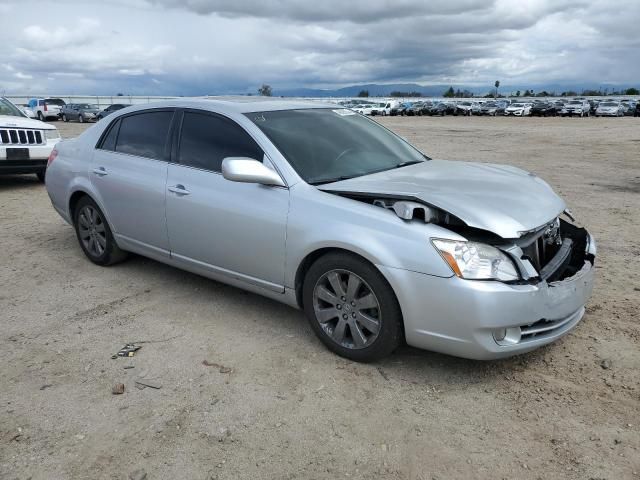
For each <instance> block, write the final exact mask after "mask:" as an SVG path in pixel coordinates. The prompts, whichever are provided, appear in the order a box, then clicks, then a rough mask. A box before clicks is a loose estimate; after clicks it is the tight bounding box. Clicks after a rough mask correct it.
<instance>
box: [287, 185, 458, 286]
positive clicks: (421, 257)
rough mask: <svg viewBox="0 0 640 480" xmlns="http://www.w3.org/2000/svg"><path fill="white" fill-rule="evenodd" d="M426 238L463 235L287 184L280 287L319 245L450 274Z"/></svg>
mask: <svg viewBox="0 0 640 480" xmlns="http://www.w3.org/2000/svg"><path fill="white" fill-rule="evenodd" d="M431 237H439V238H451V239H460V240H462V239H463V237H461V236H459V235H458V234H456V233H453V232H451V231H449V230H446V229H445V228H442V227H440V226H438V225H433V224H426V223H424V222H423V221H419V220H414V221H405V220H402V219H400V218H398V217H397V216H396V214H395V213H393V212H392V211H390V210H386V209H383V208H381V207H376V206H373V205H370V204H368V203H364V202H359V201H357V200H352V199H349V198H345V197H341V196H339V195H335V194H331V193H326V192H322V191H320V190H318V189H316V188H315V187H313V186H310V185H307V184H304V183H301V184H298V185H296V186H295V187H293V188H291V205H290V211H289V218H288V223H287V253H286V261H287V264H286V272H285V285H286V286H287V287H290V288H293V287H294V286H295V278H296V272H297V270H298V267H299V266H300V265H301V263H302V262H303V261H304V259H305V258H306V257H307V256H308V255H310V254H312V253H313V252H315V251H318V250H320V249H325V248H339V249H342V250H347V251H350V252H353V253H355V254H358V255H360V256H362V257H364V258H366V259H367V260H368V261H369V262H371V263H372V264H375V265H384V266H386V267H392V268H400V269H405V270H411V271H415V272H420V273H424V274H428V275H435V276H439V277H451V276H452V275H453V272H452V271H451V269H450V268H449V266H448V265H447V264H446V263H445V262H444V260H442V258H441V257H440V255H439V254H438V253H437V251H436V250H435V248H434V247H433V246H432V245H431V242H430V241H429V239H430V238H431Z"/></svg>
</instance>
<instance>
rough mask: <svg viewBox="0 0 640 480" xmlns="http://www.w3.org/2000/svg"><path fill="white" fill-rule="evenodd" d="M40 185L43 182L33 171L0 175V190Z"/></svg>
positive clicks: (42, 184) (42, 185)
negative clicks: (22, 173)
mask: <svg viewBox="0 0 640 480" xmlns="http://www.w3.org/2000/svg"><path fill="white" fill-rule="evenodd" d="M33 186H41V187H44V183H42V182H41V181H40V180H38V177H36V174H35V173H28V174H24V175H0V191H9V190H16V189H19V188H24V187H33Z"/></svg>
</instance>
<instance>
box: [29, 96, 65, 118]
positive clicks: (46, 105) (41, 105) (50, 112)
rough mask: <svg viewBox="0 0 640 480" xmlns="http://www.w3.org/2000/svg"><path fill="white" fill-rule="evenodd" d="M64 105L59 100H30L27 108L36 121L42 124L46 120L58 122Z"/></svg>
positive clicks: (62, 101)
mask: <svg viewBox="0 0 640 480" xmlns="http://www.w3.org/2000/svg"><path fill="white" fill-rule="evenodd" d="M65 105H66V103H65V101H64V100H62V99H61V98H32V99H31V100H29V105H27V108H29V110H31V111H32V112H33V113H34V115H35V116H36V117H38V120H40V121H42V122H44V121H45V120H46V119H47V118H55V119H56V120H58V118H59V117H60V112H61V111H62V107H64V106H65Z"/></svg>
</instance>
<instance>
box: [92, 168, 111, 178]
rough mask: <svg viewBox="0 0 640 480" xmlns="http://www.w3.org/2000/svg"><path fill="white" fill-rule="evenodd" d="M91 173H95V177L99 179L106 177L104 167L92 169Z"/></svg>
mask: <svg viewBox="0 0 640 480" xmlns="http://www.w3.org/2000/svg"><path fill="white" fill-rule="evenodd" d="M93 173H95V174H96V175H99V176H101V177H104V176H105V175H108V173H107V171H106V170H105V168H104V167H98V168H94V169H93Z"/></svg>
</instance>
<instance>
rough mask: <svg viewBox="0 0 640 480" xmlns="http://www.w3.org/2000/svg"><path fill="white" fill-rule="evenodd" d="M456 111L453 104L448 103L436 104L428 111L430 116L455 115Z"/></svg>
mask: <svg viewBox="0 0 640 480" xmlns="http://www.w3.org/2000/svg"><path fill="white" fill-rule="evenodd" d="M455 110H456V106H455V104H453V103H448V102H436V103H434V104H433V105H431V107H430V108H429V110H428V115H440V116H442V117H444V116H445V115H453V114H454V112H455Z"/></svg>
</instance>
